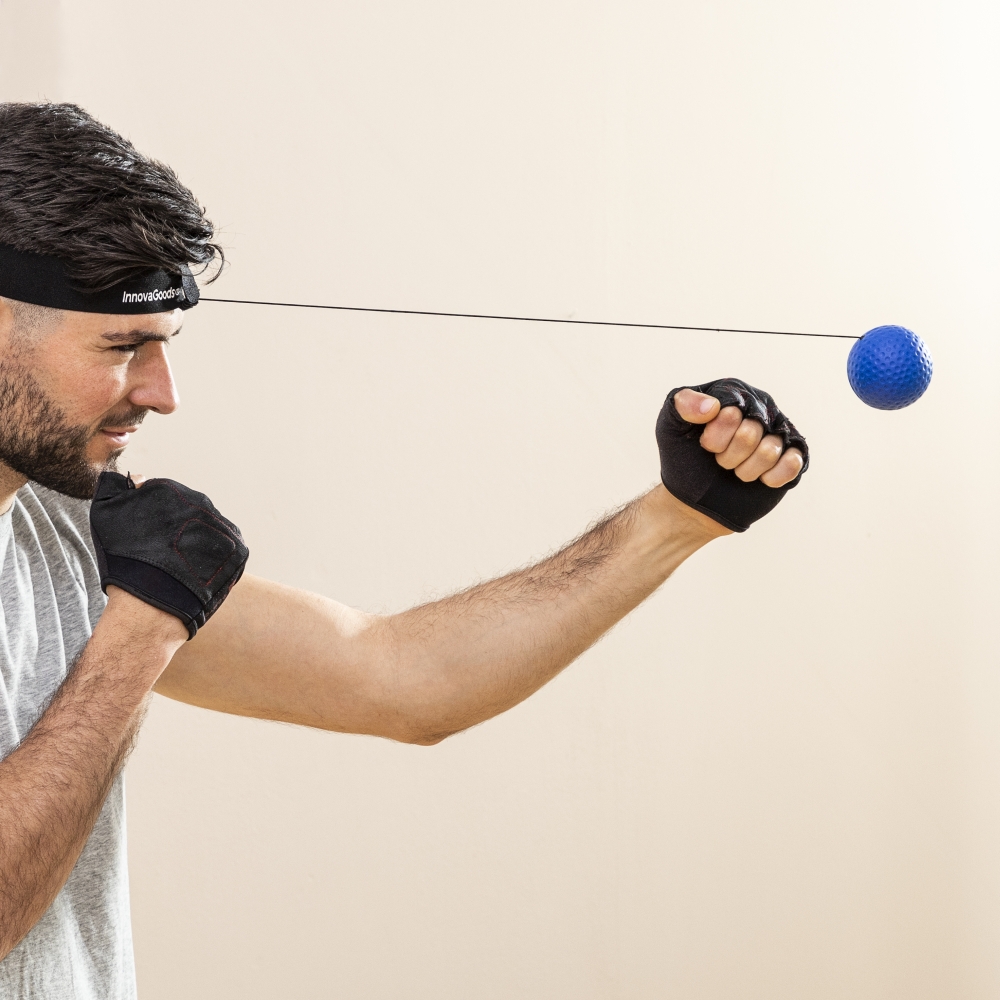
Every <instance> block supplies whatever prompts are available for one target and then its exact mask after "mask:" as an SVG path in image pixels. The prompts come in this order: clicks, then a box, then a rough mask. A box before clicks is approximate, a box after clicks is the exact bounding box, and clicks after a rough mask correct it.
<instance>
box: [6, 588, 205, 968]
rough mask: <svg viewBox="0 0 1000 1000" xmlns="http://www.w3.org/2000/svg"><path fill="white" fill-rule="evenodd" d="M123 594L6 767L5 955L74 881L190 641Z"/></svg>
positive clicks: (163, 618) (171, 621) (158, 615)
mask: <svg viewBox="0 0 1000 1000" xmlns="http://www.w3.org/2000/svg"><path fill="white" fill-rule="evenodd" d="M117 594H118V595H120V596H117V598H116V592H112V599H111V603H110V604H109V607H108V610H107V611H106V612H105V615H104V617H103V618H102V619H101V621H100V622H99V623H98V625H97V627H96V629H95V630H94V635H93V636H92V637H91V640H90V642H89V643H88V645H87V647H86V649H85V650H84V652H83V654H82V655H81V657H80V659H79V661H78V662H77V664H76V665H75V666H74V668H73V670H72V671H71V673H70V675H69V677H68V678H67V679H66V681H65V682H64V683H63V685H62V687H61V688H60V689H59V691H58V692H57V693H56V696H55V698H54V699H53V701H52V703H51V705H50V706H49V708H48V709H47V710H46V712H45V713H44V714H43V715H42V717H41V718H40V719H39V720H38V722H37V723H36V724H35V726H34V727H33V728H32V730H31V732H30V733H29V734H28V736H27V737H26V739H25V740H24V742H23V743H22V744H21V745H20V746H19V747H18V748H17V750H15V751H14V752H13V753H12V754H10V755H9V756H8V757H7V758H5V759H4V760H3V761H0V958H2V957H3V956H5V955H6V954H7V953H8V952H9V951H10V950H11V949H12V948H13V947H14V946H15V945H16V944H17V943H18V941H19V940H20V939H21V938H22V937H23V936H24V935H25V934H26V933H27V932H28V931H29V930H30V929H31V927H32V926H34V924H35V923H36V922H37V920H38V919H39V918H40V917H41V915H42V914H43V913H44V912H45V910H46V909H47V908H48V906H49V904H50V903H51V902H52V900H53V899H54V898H55V895H56V893H58V891H59V889H60V888H61V887H62V885H63V883H64V882H65V881H66V879H67V878H68V877H69V873H70V872H71V871H72V869H73V865H74V864H75V863H76V859H77V857H78V856H79V854H80V852H81V850H82V849H83V846H84V844H85V843H86V841H87V837H88V836H89V835H90V831H91V829H92V828H93V825H94V823H95V821H96V819H97V816H98V814H99V812H100V810H101V806H102V804H103V803H104V800H105V797H106V796H107V793H108V790H109V788H110V787H111V783H112V781H113V780H114V777H115V775H116V774H117V772H118V770H119V768H120V767H121V765H122V763H123V761H124V759H125V757H126V756H127V755H128V752H129V750H130V748H131V746H132V742H133V740H134V737H135V734H136V731H137V729H138V727H139V723H140V722H141V719H142V715H143V713H144V711H145V704H146V701H147V699H148V695H149V691H150V689H151V687H152V684H153V682H154V681H155V679H156V677H157V676H158V675H159V673H160V672H161V671H162V670H163V668H164V667H165V666H166V664H167V663H168V662H169V660H170V657H171V655H172V654H173V652H174V651H175V650H176V648H177V646H179V645H180V643H181V642H183V639H184V637H185V634H184V633H183V631H182V628H181V627H180V626H179V623H178V622H176V620H174V619H170V618H169V616H167V615H165V614H163V612H160V611H156V610H155V609H152V608H148V607H147V606H146V605H142V604H140V602H138V601H136V600H135V599H134V598H131V597H129V596H128V595H125V594H121V592H117Z"/></svg>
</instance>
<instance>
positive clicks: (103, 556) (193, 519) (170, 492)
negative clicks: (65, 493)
mask: <svg viewBox="0 0 1000 1000" xmlns="http://www.w3.org/2000/svg"><path fill="white" fill-rule="evenodd" d="M90 533H91V536H92V537H93V539H94V548H95V549H96V550H97V566H98V569H99V570H100V573H101V588H102V589H103V590H104V592H105V593H107V591H108V585H109V584H113V585H114V586H116V587H121V588H122V590H127V591H128V592H129V593H130V594H132V595H134V596H135V597H138V598H139V600H140V601H145V602H146V603H147V604H152V605H153V607H156V608H159V609H160V610H161V611H166V612H168V613H169V614H172V615H176V616H177V617H178V618H180V620H181V621H182V622H184V624H185V625H186V626H187V630H188V633H189V638H192V639H193V638H194V635H195V633H196V632H197V631H198V629H199V628H200V627H201V626H202V625H204V624H205V622H206V621H208V619H209V618H211V617H212V615H213V614H215V612H216V611H218V610H219V606H220V605H221V604H222V602H223V601H224V600H225V599H226V597H227V595H228V594H229V591H230V590H232V588H233V585H234V584H235V583H236V581H237V580H239V578H240V576H241V575H242V574H243V567H244V566H245V565H246V561H247V557H248V556H249V554H250V552H249V550H248V549H247V547H246V545H244V544H243V538H242V536H241V535H240V529H239V528H237V527H236V525H235V524H233V522H232V521H227V520H226V519H225V518H224V517H223V516H222V515H221V514H220V513H219V512H218V511H217V510H216V509H215V507H214V506H213V505H212V501H211V500H209V499H208V497H207V496H205V495H204V494H203V493H196V492H195V491H194V490H189V489H188V488H187V487H186V486H182V485H181V484H180V483H175V482H174V481H173V480H172V479H150V480H149V481H148V482H146V483H144V484H143V485H142V487H141V488H139V489H137V488H136V486H135V484H134V483H133V482H132V480H131V478H129V477H127V476H123V475H120V474H119V473H117V472H102V473H101V478H100V479H99V480H98V482H97V491H96V492H95V493H94V500H93V503H92V504H91V506H90Z"/></svg>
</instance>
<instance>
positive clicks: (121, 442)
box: [100, 427, 139, 448]
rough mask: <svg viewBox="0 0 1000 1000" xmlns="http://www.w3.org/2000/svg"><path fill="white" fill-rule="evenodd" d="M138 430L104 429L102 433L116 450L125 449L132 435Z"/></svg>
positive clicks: (135, 428) (132, 428) (129, 428)
mask: <svg viewBox="0 0 1000 1000" xmlns="http://www.w3.org/2000/svg"><path fill="white" fill-rule="evenodd" d="M138 429H139V428H138V427H104V428H102V429H101V432H100V433H101V434H102V435H103V436H104V438H105V440H107V441H108V442H109V443H110V444H112V445H113V446H114V447H115V448H124V447H125V445H127V444H128V442H129V438H130V437H131V435H133V434H134V433H135V432H136V431H137V430H138Z"/></svg>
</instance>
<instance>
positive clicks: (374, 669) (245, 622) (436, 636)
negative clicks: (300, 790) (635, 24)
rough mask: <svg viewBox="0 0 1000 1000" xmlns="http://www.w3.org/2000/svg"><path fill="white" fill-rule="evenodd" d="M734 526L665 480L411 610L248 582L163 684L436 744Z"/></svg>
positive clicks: (523, 694)
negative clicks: (510, 565) (360, 606)
mask: <svg viewBox="0 0 1000 1000" xmlns="http://www.w3.org/2000/svg"><path fill="white" fill-rule="evenodd" d="M726 533H727V532H726V529H724V528H722V527H721V526H720V525H718V524H717V523H716V522H714V521H712V520H710V519H709V518H707V517H704V516H703V515H701V514H699V513H697V512H696V511H693V510H691V509H690V508H689V507H686V506H685V505H684V504H682V503H680V502H679V501H677V500H675V499H674V498H673V497H672V496H671V495H670V494H669V493H668V492H667V491H666V490H665V489H664V488H663V487H662V486H658V487H656V488H655V489H654V490H652V491H651V492H649V493H647V494H646V495H645V496H642V497H640V498H639V499H637V500H635V501H633V502H632V503H631V504H629V505H628V506H626V507H624V508H623V509H622V510H620V511H618V512H617V513H615V514H612V515H611V516H610V517H608V518H606V519H605V520H603V521H602V522H601V523H599V524H598V525H596V526H595V527H593V528H592V529H591V530H590V531H588V532H587V533H586V534H584V535H582V536H581V537H580V538H578V539H577V540H576V541H574V542H572V543H571V544H570V545H568V546H566V547H565V548H564V549H562V550H561V551H560V552H558V553H556V554H555V555H553V556H551V557H549V558H548V559H545V560H544V561H542V562H540V563H538V564H537V565H534V566H531V567H529V568H527V569H523V570H520V571H518V572H515V573H510V574H508V575H506V576H503V577H500V578H499V579H496V580H491V581H489V582H487V583H482V584H479V585H478V586H476V587H472V588H471V589H469V590H466V591H463V592H462V593H459V594H455V595H453V596H451V597H447V598H445V599H444V600H441V601H435V602H433V603H430V604H425V605H422V606H420V607H416V608H413V609H411V610H408V611H404V612H402V613H400V614H395V615H387V616H375V615H367V614H364V613H362V612H359V611H355V610H353V609H350V608H346V607H344V606H343V605H340V604H337V603H336V602H334V601H330V600H327V599H325V598H322V597H318V596H316V595H313V594H307V593H304V592H302V591H298V590H293V589H292V588H288V587H282V586H279V585H277V584H273V583H268V582H266V581H264V580H259V579H255V578H253V577H247V578H244V580H242V581H241V582H240V583H239V584H237V586H236V587H235V588H234V589H233V592H232V594H231V595H230V597H229V599H228V600H227V602H226V604H225V605H223V607H222V608H221V609H220V610H219V612H218V613H217V614H216V615H215V617H214V618H213V619H212V620H211V621H210V622H208V624H206V625H205V627H204V628H203V629H202V630H201V632H199V634H198V635H197V636H196V637H195V639H193V640H192V641H191V642H190V643H187V644H186V645H185V646H184V647H182V648H181V649H180V650H179V651H178V652H177V654H176V655H175V656H174V659H173V661H172V662H171V665H170V667H169V668H168V669H167V671H166V672H165V673H164V674H163V676H162V677H161V678H160V680H159V682H158V683H157V685H156V690H157V691H158V692H160V693H162V694H165V695H167V696H169V697H173V698H177V699H179V700H182V701H187V702H190V703H192V704H196V705H201V706H203V707H205V708H212V709H216V710H218V711H223V712H230V713H233V714H237V715H248V716H253V717H256V718H265V719H278V720H281V721H285V722H294V723H299V724H303V725H308V726H315V727H318V728H321V729H330V730H336V731H340V732H354V733H368V734H372V735H379V736H387V737H390V738H392V739H397V740H402V741H405V742H410V743H427V744H430V743H436V742H438V741H439V740H441V739H443V738H444V737H445V736H448V735H450V734H452V733H455V732H458V731H460V730H463V729H467V728H468V727H469V726H473V725H475V724H477V723H479V722H482V721H484V720H486V719H489V718H491V717H493V716H495V715H498V714H499V713H501V712H503V711H505V710H506V709H508V708H511V707H512V706H513V705H516V704H517V703H518V702H520V701H523V700H524V699H525V698H527V697H528V696H529V695H530V694H532V693H533V692H534V691H537V690H538V688H540V687H541V686H542V685H543V684H545V683H546V682H547V681H549V680H551V678H552V677H554V676H555V675H556V674H557V673H559V671H560V670H562V669H563V668H564V667H565V666H567V664H569V663H571V662H572V661H573V660H574V659H576V657H578V656H579V655H580V654H581V653H582V652H583V651H584V650H585V649H587V647H588V646H590V645H591V644H592V643H594V642H595V641H596V640H597V639H598V638H600V636H601V635H603V634H604V633H605V632H606V631H607V630H608V629H609V628H611V627H612V626H613V625H614V624H615V623H616V622H618V621H619V620H620V619H621V618H622V617H624V616H625V615H626V614H628V612H629V611H631V610H632V609H633V608H635V607H636V605H638V604H639V603H641V602H642V601H643V600H644V599H645V598H646V597H648V596H649V595H650V594H651V593H652V592H653V591H654V590H656V588H657V587H659V586H660V584H662V583H663V582H664V580H666V579H667V577H668V576H669V575H670V574H671V573H672V572H673V570H674V569H676V568H677V566H679V565H680V564H681V563H682V562H683V561H684V560H685V559H686V558H687V557H688V556H689V555H691V554H692V553H693V552H694V551H696V550H697V549H698V548H700V547H701V546H702V545H704V544H705V543H706V542H708V541H710V540H711V539H712V538H715V537H717V536H718V535H722V534H726Z"/></svg>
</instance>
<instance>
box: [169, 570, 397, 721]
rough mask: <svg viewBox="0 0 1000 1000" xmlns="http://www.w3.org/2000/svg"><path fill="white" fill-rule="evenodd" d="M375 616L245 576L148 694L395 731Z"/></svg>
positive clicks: (385, 652)
mask: <svg viewBox="0 0 1000 1000" xmlns="http://www.w3.org/2000/svg"><path fill="white" fill-rule="evenodd" d="M381 622H382V619H380V618H379V617H378V616H376V615H369V614H365V613H364V612H361V611H357V610H355V609H353V608H348V607H346V606H345V605H343V604H338V603H337V602H336V601H332V600H329V599H328V598H325V597H320V596H319V595H317V594H310V593H307V592H305V591H301V590H296V589H294V588H292V587H285V586H282V585H281V584H277V583H271V582H270V581H267V580H262V579H260V578H258V577H253V576H244V577H243V578H242V579H241V580H240V582H239V583H237V585H236V586H235V587H234V588H233V590H232V593H231V594H230V595H229V597H228V598H227V599H226V601H225V603H224V604H223V605H222V607H221V608H220V609H219V610H218V611H217V612H216V613H215V615H214V616H213V617H212V618H211V619H209V621H208V622H206V624H205V625H204V626H203V627H202V628H201V629H200V630H199V632H198V634H197V635H196V636H195V637H194V638H193V639H192V640H191V641H190V642H187V643H185V644H184V646H183V647H181V649H180V650H178V652H177V653H176V654H175V656H174V658H173V660H172V661H171V663H170V665H169V667H167V669H166V670H165V671H164V673H163V675H162V676H161V678H160V680H159V681H158V682H157V684H156V687H155V690H156V691H157V692H158V693H160V694H163V695H166V696H167V697H169V698H175V699H177V700H178V701H184V702H188V703H189V704H192V705H199V706H201V707H203V708H211V709H215V710H216V711H220V712H229V713H232V714H235V715H247V716H253V717H254V718H263V719H276V720H279V721H283V722H294V723H299V724H301V725H308V726H316V727H318V728H322V729H333V730H337V731H340V732H357V733H371V734H377V735H389V736H393V735H396V727H397V726H398V725H399V720H398V719H397V718H395V716H396V714H397V713H396V712H395V711H394V710H393V709H392V708H391V707H390V706H391V703H392V700H393V699H392V684H391V682H390V674H391V666H390V662H391V656H390V650H389V649H388V648H387V641H386V638H385V636H386V635H387V631H386V630H385V629H384V628H381V627H380V625H381Z"/></svg>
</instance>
